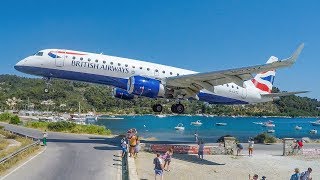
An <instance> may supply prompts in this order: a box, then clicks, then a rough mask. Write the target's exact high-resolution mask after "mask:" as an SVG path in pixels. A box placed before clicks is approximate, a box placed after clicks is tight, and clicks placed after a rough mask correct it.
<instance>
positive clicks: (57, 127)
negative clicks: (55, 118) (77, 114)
mask: <svg viewBox="0 0 320 180" xmlns="http://www.w3.org/2000/svg"><path fill="white" fill-rule="evenodd" d="M75 126H76V124H75V123H72V122H66V121H60V122H51V123H49V124H48V129H49V130H51V131H58V132H61V131H67V130H71V129H72V128H74V127H75Z"/></svg>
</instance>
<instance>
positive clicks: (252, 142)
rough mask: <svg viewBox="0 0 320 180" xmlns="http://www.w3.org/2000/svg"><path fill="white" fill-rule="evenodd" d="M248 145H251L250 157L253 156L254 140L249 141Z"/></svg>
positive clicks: (249, 147)
mask: <svg viewBox="0 0 320 180" xmlns="http://www.w3.org/2000/svg"><path fill="white" fill-rule="evenodd" d="M248 143H249V146H248V150H249V156H252V153H253V145H254V141H253V139H252V138H251V139H249V141H248Z"/></svg>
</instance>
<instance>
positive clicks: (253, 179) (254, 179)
mask: <svg viewBox="0 0 320 180" xmlns="http://www.w3.org/2000/svg"><path fill="white" fill-rule="evenodd" d="M258 178H259V176H258V174H255V175H253V177H252V179H251V175H250V174H249V180H258Z"/></svg>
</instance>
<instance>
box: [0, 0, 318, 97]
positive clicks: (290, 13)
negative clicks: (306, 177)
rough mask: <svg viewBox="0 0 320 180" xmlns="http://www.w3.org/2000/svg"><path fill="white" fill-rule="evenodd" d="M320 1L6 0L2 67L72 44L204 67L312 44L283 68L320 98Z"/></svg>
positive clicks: (7, 69)
mask: <svg viewBox="0 0 320 180" xmlns="http://www.w3.org/2000/svg"><path fill="white" fill-rule="evenodd" d="M319 7H320V2H319V1H298V0H283V1H278V0H270V1H254V0H246V1H240V0H239V1H235V0H234V1H231V0H223V1H215V0H208V1H206V0H202V1H192V0H189V1H182V0H176V1H166V0H162V1H150V0H139V1H133V0H132V1H125V0H121V1H119V0H114V1H104V0H101V1H95V0H91V1H88V0H86V1H81V0H77V1H66V0H62V1H57V0H50V1H44V0H29V1H22V0H21V1H16V0H11V1H3V2H1V6H0V52H1V55H0V62H1V65H0V74H16V75H19V76H27V75H25V74H22V73H20V72H17V71H16V70H15V69H14V68H13V66H14V64H15V63H17V62H18V61H19V60H20V59H23V58H25V57H27V56H29V55H31V54H34V53H35V52H37V51H38V50H41V49H46V48H59V49H71V50H80V51H88V52H96V53H104V54H108V55H114V56H120V57H126V58H132V59H139V60H144V61H150V62H155V63H160V64H165V65H171V66H176V67H180V68H185V69H190V70H195V71H199V72H210V71H215V70H223V69H229V68H237V67H243V66H251V65H258V64H263V63H265V62H266V61H267V60H268V58H269V57H270V56H271V55H274V56H277V57H278V58H279V59H284V58H287V57H289V56H290V55H291V54H292V53H293V52H294V50H295V49H296V48H297V47H298V45H299V44H300V43H302V42H304V43H305V48H304V50H303V52H302V54H301V56H300V57H299V59H298V61H297V62H296V64H295V65H294V66H293V67H291V68H286V69H280V70H278V71H277V75H276V79H275V86H277V87H279V88H280V89H281V90H283V91H298V90H309V91H311V92H310V93H308V94H305V95H304V96H308V97H311V98H317V99H319V100H320V91H319V88H320V80H319V79H318V78H317V77H318V76H319V75H320V73H317V72H318V71H317V70H320V59H319V56H320V21H319V18H320V11H319Z"/></svg>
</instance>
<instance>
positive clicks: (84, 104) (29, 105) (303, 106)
mask: <svg viewBox="0 0 320 180" xmlns="http://www.w3.org/2000/svg"><path fill="white" fill-rule="evenodd" d="M44 88H45V83H44V81H43V80H42V79H34V78H24V77H18V76H14V75H0V110H4V109H13V110H20V109H37V110H49V111H57V112H70V113H72V112H77V111H78V103H79V102H80V104H81V110H82V112H88V111H97V112H101V113H114V114H130V113H132V114H151V113H153V112H152V109H151V106H152V105H153V104H155V103H161V104H163V105H164V113H170V112H171V111H170V107H171V105H172V104H173V103H174V101H167V100H165V99H157V100H153V99H148V98H137V99H135V100H132V101H126V100H121V99H117V98H113V97H112V94H111V92H112V88H110V87H108V86H103V85H95V84H89V83H81V82H74V81H66V80H53V81H52V86H51V90H50V92H49V93H44ZM278 91H279V89H276V88H275V89H274V92H278ZM183 103H184V105H185V109H186V111H185V113H188V114H196V113H207V114H216V115H248V116H266V115H271V116H320V111H319V110H318V109H317V107H320V102H319V101H317V100H316V99H311V98H307V97H299V96H294V95H292V96H287V97H282V98H281V99H280V100H278V101H275V102H268V103H260V104H256V105H234V106H226V105H208V104H206V103H203V102H199V101H184V102H183Z"/></svg>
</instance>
